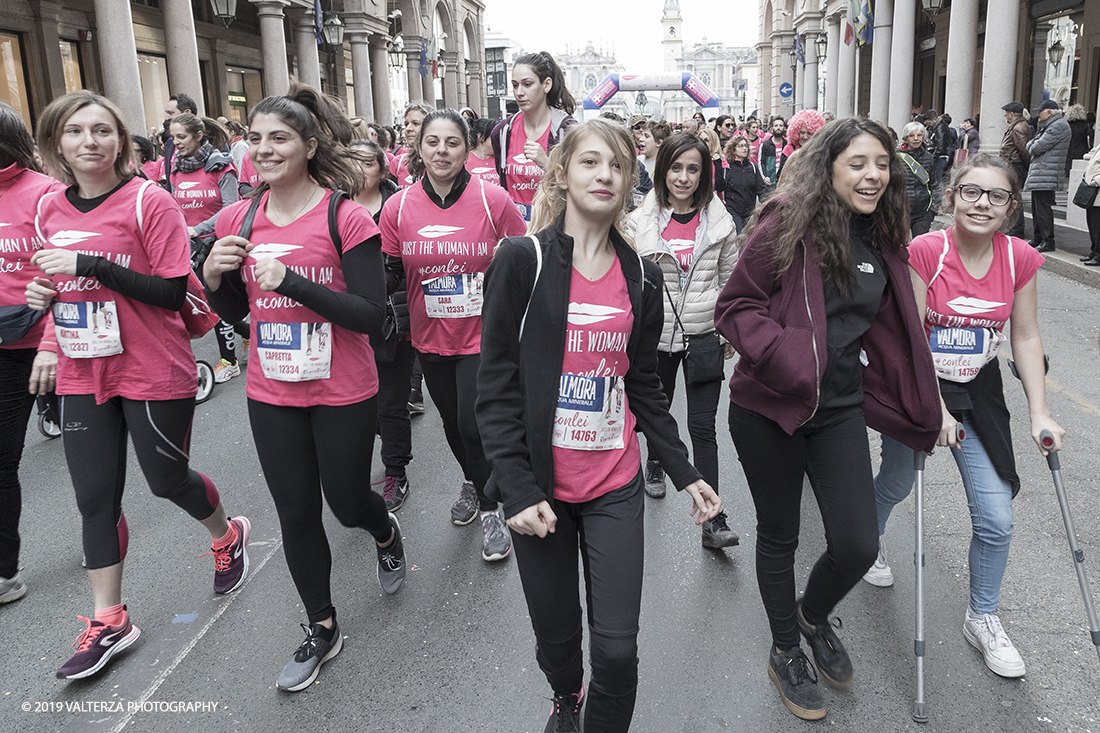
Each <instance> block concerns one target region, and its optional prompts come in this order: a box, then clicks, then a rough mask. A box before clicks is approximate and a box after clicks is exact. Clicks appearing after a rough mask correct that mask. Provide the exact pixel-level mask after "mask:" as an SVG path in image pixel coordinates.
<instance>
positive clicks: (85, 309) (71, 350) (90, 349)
mask: <svg viewBox="0 0 1100 733" xmlns="http://www.w3.org/2000/svg"><path fill="white" fill-rule="evenodd" d="M53 322H54V331H55V332H56V333H57V345H58V346H59V347H61V353H62V354H64V355H65V356H67V357H69V358H70V359H95V358H97V357H100V356H113V355H114V354H121V353H122V334H121V333H120V332H119V329H118V310H117V308H116V307H115V302H114V301H113V300H108V301H106V302H96V301H88V302H83V303H54V304H53Z"/></svg>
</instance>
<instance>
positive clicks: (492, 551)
mask: <svg viewBox="0 0 1100 733" xmlns="http://www.w3.org/2000/svg"><path fill="white" fill-rule="evenodd" d="M469 152H470V130H469V128H468V127H467V126H466V120H465V119H463V118H462V116H461V115H459V114H458V113H457V112H455V111H454V110H452V109H443V110H437V111H435V112H432V113H431V114H429V115H428V116H427V117H425V118H424V123H423V125H422V126H421V128H420V136H419V138H418V140H417V143H416V147H415V148H414V156H413V159H412V160H413V163H412V166H413V168H412V170H413V172H414V173H415V174H416V175H418V176H419V175H420V173H421V171H422V172H423V178H421V179H420V181H419V182H417V183H416V184H415V185H413V186H410V187H408V188H406V189H405V190H404V191H402V192H401V193H400V194H398V195H395V196H393V197H391V198H390V199H389V201H387V202H386V205H385V206H384V207H383V208H382V218H381V220H380V222H379V223H380V224H381V227H382V251H383V252H385V253H386V254H387V255H388V256H389V257H388V260H387V264H386V268H387V271H388V273H389V277H388V284H389V286H390V291H391V292H393V291H394V290H396V289H397V287H398V284H399V282H400V280H401V278H402V277H404V279H405V284H406V287H407V292H408V308H409V320H410V327H411V331H412V344H413V347H414V348H415V349H416V351H417V354H418V355H419V359H420V366H421V368H422V369H423V370H424V379H425V380H426V381H427V383H428V389H429V390H430V391H431V394H432V400H433V401H434V402H435V405H436V407H437V408H438V409H439V416H440V417H441V418H442V420H443V428H444V431H445V433H446V435H447V443H448V444H449V445H450V448H451V453H453V454H454V457H455V459H456V460H457V461H458V463H459V465H460V466H461V467H462V470H463V475H464V476H465V478H466V479H468V480H467V481H465V482H464V483H463V485H462V490H461V491H460V493H459V497H458V500H457V501H456V502H455V503H454V505H453V506H452V507H451V522H452V523H454V524H456V525H467V524H470V523H471V522H473V521H474V519H475V518H477V517H478V514H479V511H480V515H481V528H482V537H483V539H482V550H481V556H482V558H483V559H485V560H486V561H496V560H503V559H504V558H505V557H507V556H508V554H509V553H510V552H511V551H512V543H511V539H510V538H509V536H508V530H507V529H506V528H505V526H504V520H503V519H502V518H501V517H500V515H499V514H497V511H496V509H497V502H496V501H494V500H492V499H489V498H488V497H486V496H485V493H484V489H485V482H486V481H487V480H488V479H489V466H488V464H486V462H485V455H484V453H483V451H482V447H481V437H480V435H479V434H478V429H477V423H476V421H475V418H474V401H475V400H476V399H477V370H478V367H479V365H480V362H481V358H480V354H481V302H482V292H481V290H482V282H483V280H484V277H485V270H486V269H487V268H488V267H489V263H490V262H491V261H492V259H493V252H494V251H495V249H496V246H497V243H498V242H499V241H500V240H501V239H503V238H504V237H508V236H515V235H517V234H522V233H523V231H524V230H525V229H526V226H525V225H524V223H523V220H522V219H520V216H519V213H518V212H517V211H516V209H515V207H514V206H512V205H511V204H510V202H509V200H508V196H507V194H506V193H505V192H504V191H503V189H501V188H500V187H499V186H493V185H491V184H487V183H485V181H483V180H481V179H480V178H473V177H472V176H471V175H470V174H469V172H468V171H467V170H466V168H465V163H466V158H467V156H468V155H469Z"/></svg>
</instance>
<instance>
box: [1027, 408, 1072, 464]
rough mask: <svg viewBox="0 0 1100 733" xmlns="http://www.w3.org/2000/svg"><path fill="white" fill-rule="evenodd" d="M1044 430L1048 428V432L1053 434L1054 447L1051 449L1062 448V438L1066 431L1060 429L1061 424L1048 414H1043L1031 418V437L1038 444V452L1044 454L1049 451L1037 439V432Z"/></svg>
mask: <svg viewBox="0 0 1100 733" xmlns="http://www.w3.org/2000/svg"><path fill="white" fill-rule="evenodd" d="M1044 430H1049V431H1050V434H1051V435H1053V436H1054V448H1053V449H1052V450H1056V451H1058V450H1062V438H1064V437H1066V431H1065V430H1063V429H1062V426H1061V425H1059V424H1058V423H1056V422H1054V420H1052V419H1051V417H1050V415H1043V416H1041V417H1033V418H1031V439H1032V440H1034V441H1035V445H1037V446H1039V452H1040V453H1042V454H1043V455H1044V456H1045V455H1048V454H1049V453H1050V452H1051V451H1048V450H1047V449H1046V448H1044V447H1043V443H1042V441H1041V440H1040V439H1039V434H1040V433H1042V432H1043V431H1044Z"/></svg>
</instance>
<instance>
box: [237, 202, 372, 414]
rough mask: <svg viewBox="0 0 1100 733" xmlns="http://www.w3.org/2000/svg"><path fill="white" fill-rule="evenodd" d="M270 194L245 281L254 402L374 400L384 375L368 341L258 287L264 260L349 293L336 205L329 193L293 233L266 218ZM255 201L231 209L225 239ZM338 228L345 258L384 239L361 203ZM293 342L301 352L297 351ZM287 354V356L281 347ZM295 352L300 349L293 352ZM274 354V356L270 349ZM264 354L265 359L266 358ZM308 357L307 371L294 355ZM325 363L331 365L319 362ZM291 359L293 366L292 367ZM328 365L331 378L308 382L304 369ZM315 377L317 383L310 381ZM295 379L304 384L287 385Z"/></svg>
mask: <svg viewBox="0 0 1100 733" xmlns="http://www.w3.org/2000/svg"><path fill="white" fill-rule="evenodd" d="M268 195H269V194H268V193H266V192H265V193H264V194H263V197H262V200H261V203H260V207H259V209H257V211H256V218H255V219H254V220H253V222H252V233H251V235H250V236H249V238H248V239H249V241H250V242H251V243H252V244H253V245H254V248H253V250H252V251H251V252H250V253H249V256H248V257H247V258H245V260H244V263H243V264H242V265H241V279H242V280H243V281H244V284H245V289H246V291H247V292H248V301H249V309H250V315H251V318H252V332H253V338H252V339H251V343H250V344H249V353H248V359H249V367H248V385H247V388H246V390H245V391H246V393H247V395H248V397H249V398H250V399H253V400H257V401H259V402H266V403H267V404H271V405H284V406H288V407H310V406H313V405H332V406H339V405H350V404H354V403H356V402H362V401H363V400H365V399H367V398H369V397H373V396H374V395H375V394H376V393H377V392H378V370H377V367H376V366H375V363H374V352H373V351H372V350H371V345H370V339H369V338H368V337H367V335H366V334H365V333H356V332H355V331H349V330H348V329H346V328H341V327H340V326H337V325H335V324H332V323H327V322H326V321H325V319H324V318H322V317H321V316H319V315H317V314H316V313H314V312H313V311H311V310H309V309H308V308H306V307H305V306H304V305H302V304H301V303H299V302H297V301H296V300H293V299H291V298H288V297H287V296H285V295H280V294H279V293H277V292H274V291H265V290H261V289H260V286H259V285H258V284H257V283H256V278H255V269H256V262H257V260H260V259H264V258H269V257H271V258H275V259H277V260H279V261H280V262H282V263H283V264H284V265H286V266H287V268H289V269H290V270H293V271H294V272H296V273H298V274H299V275H301V276H302V277H304V278H306V279H307V280H311V281H313V282H315V283H319V284H321V285H324V286H325V287H326V288H328V289H329V290H331V291H333V292H334V293H346V292H347V284H346V283H345V282H344V271H343V269H342V268H341V266H340V253H339V252H338V251H337V250H336V245H335V244H334V243H333V241H332V239H331V238H330V237H329V234H328V205H329V199H330V198H331V197H332V192H331V191H326V192H325V195H324V197H323V198H322V199H321V201H320V203H318V204H317V205H316V206H314V207H313V208H312V209H310V210H309V211H307V212H306V213H305V214H303V215H302V216H300V217H298V218H297V219H296V220H295V221H293V222H291V223H290V224H287V225H286V226H283V227H281V226H276V225H275V224H272V223H271V221H270V220H269V219H268V218H267V215H266V214H265V209H266V207H267V197H268ZM250 204H251V201H240V202H238V203H236V204H233V205H232V206H230V207H228V208H227V209H226V210H225V213H223V214H222V215H221V216H220V217H218V221H217V224H216V225H215V232H216V233H217V235H218V238H219V239H220V238H221V237H225V236H228V235H230V234H237V233H238V232H240V230H241V223H242V222H243V221H244V217H245V214H246V213H247V212H248V207H249V205H250ZM336 223H337V228H338V230H339V232H340V239H341V241H342V245H343V248H344V251H345V252H347V251H349V250H351V249H352V248H354V247H360V246H363V247H370V246H373V245H372V244H369V243H367V241H368V240H369V239H371V238H372V237H375V236H377V234H378V227H377V226H376V225H375V223H374V218H373V217H371V215H370V214H369V213H368V212H367V210H366V209H364V208H363V207H362V206H360V205H359V204H357V203H355V202H354V201H343V202H341V204H340V207H339V208H338V209H337V214H336ZM292 332H293V334H294V336H293V337H292V338H288V339H285V341H286V342H287V343H285V344H281V345H280V344H279V343H278V342H279V341H280V339H281V338H282V335H283V334H290V333H292ZM291 342H293V344H291ZM284 346H285V347H286V348H285V349H283V350H280V348H281V347H284ZM291 346H293V349H292V348H291ZM267 347H270V348H267ZM261 349H263V351H264V353H263V354H261ZM292 350H293V351H296V352H302V354H301V356H302V357H303V364H297V363H296V362H295V360H294V359H293V358H291V357H292V356H293V355H292V354H291V353H290V351H292ZM319 357H324V361H323V362H319V361H318V358H319ZM284 359H285V361H284ZM317 365H320V366H321V367H322V372H321V373H326V374H327V376H318V377H315V376H314V375H315V374H317V373H318V372H313V373H310V374H308V375H306V374H304V373H301V372H299V371H298V369H297V368H296V367H299V366H309V367H310V368H312V367H314V366H317ZM268 368H270V369H272V370H274V371H272V372H271V373H272V374H278V370H279V369H280V368H281V369H283V370H290V369H292V368H293V369H294V372H295V373H294V374H292V373H290V372H289V371H287V372H286V373H285V374H281V375H279V376H278V377H275V376H272V377H269V376H268V371H267V370H268ZM305 376H308V377H309V378H302V377H305ZM289 379H294V380H297V381H287V380H289Z"/></svg>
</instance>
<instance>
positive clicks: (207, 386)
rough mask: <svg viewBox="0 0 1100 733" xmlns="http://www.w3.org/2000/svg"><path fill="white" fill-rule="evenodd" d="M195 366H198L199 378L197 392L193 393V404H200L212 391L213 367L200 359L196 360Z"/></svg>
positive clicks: (208, 397)
mask: <svg viewBox="0 0 1100 733" xmlns="http://www.w3.org/2000/svg"><path fill="white" fill-rule="evenodd" d="M195 366H196V367H198V378H199V392H198V394H196V395H195V404H197V405H201V404H202V403H203V402H206V401H207V400H208V399H210V395H211V394H213V393H214V368H213V367H211V366H210V365H209V364H208V363H207V362H205V361H201V360H197V361H196V362H195Z"/></svg>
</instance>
